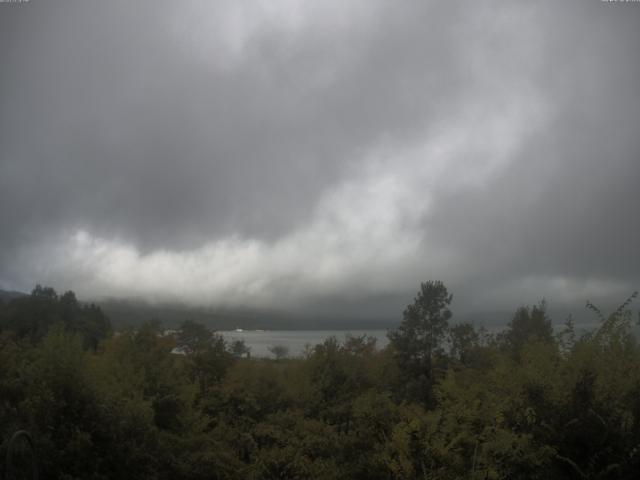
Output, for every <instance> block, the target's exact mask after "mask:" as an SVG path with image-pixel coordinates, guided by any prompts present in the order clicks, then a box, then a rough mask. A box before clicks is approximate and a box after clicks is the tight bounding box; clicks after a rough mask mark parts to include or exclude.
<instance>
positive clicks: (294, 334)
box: [218, 330, 389, 358]
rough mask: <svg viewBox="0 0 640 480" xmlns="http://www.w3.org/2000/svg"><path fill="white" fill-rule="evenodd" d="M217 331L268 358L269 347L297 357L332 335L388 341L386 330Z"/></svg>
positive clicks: (379, 342) (379, 343)
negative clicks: (309, 347) (281, 349)
mask: <svg viewBox="0 0 640 480" xmlns="http://www.w3.org/2000/svg"><path fill="white" fill-rule="evenodd" d="M218 333H221V334H222V336H223V337H224V338H225V340H227V341H228V342H232V341H234V340H244V342H245V344H246V345H247V347H249V348H251V356H253V357H270V358H273V355H272V354H271V352H269V347H272V346H275V345H281V346H283V347H286V348H288V349H289V356H290V357H298V356H301V355H302V354H303V352H304V350H305V347H306V346H307V345H311V346H314V345H317V344H319V343H322V342H324V341H325V340H326V339H327V338H329V337H332V336H334V337H336V338H337V339H338V341H340V342H342V341H344V339H345V336H346V335H352V336H354V337H360V336H362V335H369V336H370V337H374V338H376V339H377V343H376V345H377V347H378V348H383V347H385V346H386V345H387V343H389V340H388V339H387V330H243V331H241V332H239V331H236V330H230V331H221V332H218Z"/></svg>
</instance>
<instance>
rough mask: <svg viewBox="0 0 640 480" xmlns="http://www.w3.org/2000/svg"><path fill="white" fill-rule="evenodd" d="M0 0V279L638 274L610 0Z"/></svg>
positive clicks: (358, 284)
mask: <svg viewBox="0 0 640 480" xmlns="http://www.w3.org/2000/svg"><path fill="white" fill-rule="evenodd" d="M0 8H1V11H0V14H1V15H0V42H1V45H2V47H1V48H0V60H2V64H3V66H4V67H3V71H2V74H1V75H0V104H1V106H2V108H1V109H0V145H2V150H1V151H0V205H1V206H2V207H1V210H0V224H1V225H2V229H1V230H0V232H1V233H0V288H11V289H23V290H24V289H29V288H30V287H31V286H32V285H33V284H35V283H36V282H39V283H45V284H51V285H53V286H55V287H56V288H58V289H61V290H62V289H66V288H71V289H74V290H76V291H77V292H78V293H79V294H80V295H82V296H84V297H98V296H124V297H132V296H135V297H142V298H147V299H149V300H172V301H173V300H176V301H185V302H189V303H193V304H197V305H213V306H230V307H235V306H250V307H255V308H278V309H284V310H287V309H289V310H294V311H306V312H313V311H315V312H323V314H326V315H333V316H335V315H344V316H351V317H353V316H361V315H372V316H380V317H384V316H389V315H394V314H395V315H399V313H400V311H401V309H402V307H403V303H406V302H407V301H409V300H410V299H411V297H412V295H413V293H414V292H415V290H416V289H417V288H418V284H419V282H420V281H423V280H426V279H442V280H444V281H445V282H446V283H447V285H448V286H449V287H450V289H451V290H452V291H453V292H454V294H455V297H456V301H457V302H458V303H457V308H458V309H459V310H462V311H467V312H472V311H491V310H500V309H505V308H507V309H510V308H513V307H515V306H517V305H519V304H522V303H532V302H535V301H537V300H538V299H540V298H541V297H543V296H544V297H546V298H547V300H548V301H549V302H550V303H552V304H554V303H555V304H557V305H563V306H565V305H566V306H573V305H577V304H581V303H583V302H584V300H586V298H590V299H593V300H596V301H598V300H600V301H602V302H604V303H605V304H607V303H611V302H614V303H615V302H616V301H618V300H622V299H624V298H625V297H626V296H627V295H628V294H629V293H631V291H633V290H635V289H637V288H638V287H639V286H640V273H639V272H640V269H639V267H640V261H639V260H638V258H639V256H638V254H637V252H636V248H637V245H640V227H639V226H638V225H637V223H638V222H637V221H636V217H637V212H636V208H637V205H638V204H640V202H639V200H640V194H639V193H638V188H637V186H638V181H639V180H640V138H639V136H638V135H637V133H638V126H639V125H640V96H639V95H638V85H640V65H639V62H638V61H637V58H636V56H637V54H636V52H637V51H638V48H640V31H638V28H637V25H638V24H639V21H640V7H638V6H636V5H634V4H622V3H620V4H617V3H613V4H612V3H607V2H591V3H589V2H587V3H585V2H577V1H576V2H563V4H562V5H559V4H557V3H555V2H542V3H536V4H535V5H532V4H530V3H525V2H522V3H512V2H510V3H505V2H473V3H465V4H459V3H452V2H408V3H403V4H401V5H400V4H390V3H387V2H375V1H366V2H365V1H340V2H337V1H336V2H321V3H320V4H318V5H312V4H309V2H302V1H293V0H287V1H284V2H275V1H273V2H271V1H254V2H251V1H233V2H231V1H229V2H216V3H215V4H214V5H211V4H210V2H199V1H191V2H180V3H176V2H138V3H136V4H131V3H130V2H117V1H116V2H108V3H105V2H86V1H83V2H80V1H77V2H75V1H64V2H56V4H55V5H54V4H52V2H48V3H45V2H40V1H37V0H31V2H28V3H22V4H4V5H0ZM372 305H375V308H372ZM347 310H348V311H347Z"/></svg>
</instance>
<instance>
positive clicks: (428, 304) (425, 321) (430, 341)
mask: <svg viewBox="0 0 640 480" xmlns="http://www.w3.org/2000/svg"><path fill="white" fill-rule="evenodd" d="M452 298H453V295H451V294H449V292H448V291H447V287H445V285H444V283H442V282H440V281H428V282H425V283H422V284H421V285H420V291H418V295H417V296H416V298H415V299H414V301H413V303H412V304H410V305H408V306H407V308H406V310H405V311H404V314H403V320H402V323H401V324H400V326H399V327H398V328H397V329H396V330H392V331H390V332H389V334H388V337H389V341H390V344H391V347H392V348H393V350H394V356H395V359H396V362H397V363H398V366H399V367H400V371H401V375H402V376H403V377H404V378H403V379H401V380H403V385H404V389H405V390H406V391H405V392H404V395H405V396H406V397H408V398H409V399H411V400H417V401H421V402H424V403H425V404H429V403H431V401H432V400H433V399H432V394H431V391H432V387H433V381H434V369H433V366H434V355H435V354H436V353H437V352H438V351H439V350H440V347H441V345H442V341H443V340H444V338H445V335H446V333H447V331H448V328H449V319H450V318H451V310H449V305H450V304H451V300H452Z"/></svg>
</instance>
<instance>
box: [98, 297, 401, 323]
mask: <svg viewBox="0 0 640 480" xmlns="http://www.w3.org/2000/svg"><path fill="white" fill-rule="evenodd" d="M96 304H97V305H99V306H100V308H102V310H103V311H104V312H105V313H106V314H107V316H109V318H110V319H111V322H112V324H113V325H114V327H115V328H122V327H125V326H140V325H142V324H143V323H144V322H145V321H147V320H150V319H156V320H159V321H161V322H162V324H163V325H165V326H167V327H169V328H176V327H177V326H179V325H180V324H181V323H182V322H184V321H185V320H195V321H197V322H200V323H202V324H204V325H206V326H207V327H209V328H212V329H214V330H233V329H235V328H242V329H245V330H256V329H262V330H334V329H335V330H339V329H344V328H350V329H356V330H364V329H384V328H391V327H393V326H394V324H395V323H397V318H396V319H386V320H385V319H368V318H348V317H347V318H344V317H341V318H335V317H334V318H332V317H327V316H317V315H312V314H294V313H290V312H285V311H277V310H258V309H249V308H226V309H223V308H204V307H193V306H189V305H186V304H178V303H149V302H146V301H144V300H136V299H107V300H101V301H97V302H96Z"/></svg>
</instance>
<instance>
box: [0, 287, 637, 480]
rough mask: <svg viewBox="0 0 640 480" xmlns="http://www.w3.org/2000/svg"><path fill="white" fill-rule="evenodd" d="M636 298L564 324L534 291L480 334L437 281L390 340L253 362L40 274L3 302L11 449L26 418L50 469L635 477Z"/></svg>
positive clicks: (237, 346) (284, 475)
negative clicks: (582, 322)
mask: <svg viewBox="0 0 640 480" xmlns="http://www.w3.org/2000/svg"><path fill="white" fill-rule="evenodd" d="M635 296H636V295H635V294H634V295H632V296H631V297H630V298H629V299H628V300H627V301H626V302H624V303H623V304H622V305H621V306H620V308H618V309H617V310H616V311H614V312H613V313H611V314H605V313H604V312H601V311H600V310H599V309H598V308H597V307H596V306H594V305H592V304H590V303H589V304H588V307H589V309H590V310H592V313H593V314H595V315H596V316H597V317H598V319H599V321H600V324H599V327H598V328H597V329H595V330H593V331H590V332H586V333H582V334H578V333H577V332H576V329H575V327H574V325H573V321H572V320H571V318H569V319H568V320H567V321H566V323H565V325H564V327H563V328H562V329H561V330H559V331H556V332H554V330H553V328H552V322H551V319H550V318H549V316H548V313H547V308H546V305H545V303H544V302H541V303H540V304H538V305H534V306H521V307H519V308H517V309H516V310H515V312H514V314H513V317H512V319H511V322H510V323H509V325H508V326H507V327H506V328H505V329H504V330H503V331H502V332H499V333H497V334H488V333H487V332H486V331H484V330H482V329H477V328H476V327H475V326H474V325H472V324H470V323H455V316H454V314H453V310H454V301H453V296H452V295H451V294H450V293H449V292H448V290H447V288H446V286H445V285H444V284H443V283H442V282H434V281H429V282H426V283H423V284H422V285H421V286H420V289H419V291H418V294H417V296H416V298H415V300H414V302H413V303H411V304H410V305H408V306H407V308H406V310H405V311H404V314H403V317H402V320H401V322H400V323H399V325H398V326H397V328H395V329H393V330H391V331H389V340H390V343H389V345H388V346H387V347H385V348H384V349H379V348H377V347H376V342H375V339H374V338H371V337H368V336H362V337H353V336H347V337H345V338H343V339H338V338H335V337H332V338H329V339H327V340H326V341H324V342H323V343H322V344H319V345H315V346H313V347H311V348H309V349H308V350H307V351H306V352H305V354H304V355H303V356H302V357H300V358H287V354H286V353H287V352H286V351H278V352H276V351H275V348H274V355H275V356H276V357H277V358H276V359H261V358H251V356H250V351H249V349H248V348H247V346H246V345H244V344H242V342H234V343H233V344H229V343H227V342H226V341H225V339H224V338H223V337H222V336H221V335H219V334H217V333H215V332H212V331H211V330H210V329H208V328H207V327H205V326H204V325H202V324H200V323H198V322H197V321H193V320H188V319H185V321H184V323H183V324H182V326H181V328H180V329H179V330H178V331H177V332H175V334H171V335H165V334H164V329H163V326H162V325H161V324H160V323H159V322H157V321H151V320H150V321H148V322H146V323H145V324H144V325H142V326H141V327H139V328H137V329H124V330H120V331H118V332H114V331H113V329H112V328H111V324H110V322H109V319H108V318H107V317H106V315H104V314H103V312H102V311H101V309H100V308H99V307H97V306H95V305H91V304H89V305H86V304H83V303H81V302H79V301H78V300H77V299H76V296H75V295H74V293H73V292H66V293H64V294H62V295H59V294H57V293H56V292H55V291H54V290H53V289H51V288H47V287H40V286H37V287H36V288H35V289H34V290H33V292H32V293H31V295H29V296H25V297H21V298H13V299H9V300H6V301H2V302H0V434H1V435H2V438H3V439H4V440H5V441H4V443H3V445H2V448H3V450H6V449H7V447H8V442H7V439H8V438H9V437H10V435H11V434H12V433H13V432H15V431H18V430H22V429H25V430H27V431H29V432H30V433H31V436H32V439H33V442H34V447H35V452H36V457H37V462H38V465H39V468H40V474H41V478H45V479H47V478H52V479H67V480H70V479H81V478H82V479H107V478H137V479H146V478H149V479H151V478H153V479H156V478H160V479H164V478H166V479H169V478H172V479H173V478H184V479H211V478H217V479H276V478H278V479H415V478H421V479H422V478H424V479H457V478H470V479H507V478H509V479H513V478H516V479H517V478H521V479H525V478H526V479H530V478H541V479H542V478H544V479H547V478H575V479H586V478H594V479H595V478H602V479H614V478H615V479H620V478H622V479H625V478H629V479H630V478H637V472H638V471H640V346H639V345H638V341H637V338H636V337H635V335H634V334H633V332H632V328H633V325H634V323H635V322H636V318H635V316H634V313H633V312H632V310H631V308H632V301H633V299H634V298H635ZM176 347H178V348H179V350H178V351H179V352H180V354H176V350H175V349H176ZM172 352H173V353H172ZM2 458H4V456H3V457H2Z"/></svg>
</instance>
